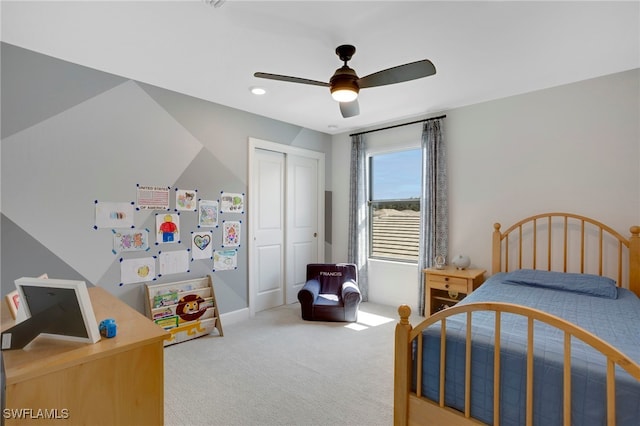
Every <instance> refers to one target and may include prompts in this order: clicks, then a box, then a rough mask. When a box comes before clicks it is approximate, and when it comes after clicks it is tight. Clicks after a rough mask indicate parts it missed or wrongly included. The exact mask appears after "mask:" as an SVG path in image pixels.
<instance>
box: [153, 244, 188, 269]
mask: <svg viewBox="0 0 640 426" xmlns="http://www.w3.org/2000/svg"><path fill="white" fill-rule="evenodd" d="M158 263H159V266H160V268H159V269H160V275H168V274H177V273H180V272H189V252H188V251H187V250H176V251H163V252H160V253H159V254H158Z"/></svg>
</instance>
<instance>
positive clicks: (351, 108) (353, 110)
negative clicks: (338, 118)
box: [340, 99, 360, 118]
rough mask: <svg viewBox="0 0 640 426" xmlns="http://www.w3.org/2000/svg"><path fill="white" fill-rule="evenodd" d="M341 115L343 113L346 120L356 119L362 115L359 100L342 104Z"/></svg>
mask: <svg viewBox="0 0 640 426" xmlns="http://www.w3.org/2000/svg"><path fill="white" fill-rule="evenodd" d="M340 113H342V116H343V117H344V118H349V117H354V116H356V115H358V114H360V105H358V100H357V99H356V100H355V101H351V102H340Z"/></svg>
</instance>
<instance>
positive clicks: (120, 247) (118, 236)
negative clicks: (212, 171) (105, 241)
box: [113, 229, 149, 253]
mask: <svg viewBox="0 0 640 426" xmlns="http://www.w3.org/2000/svg"><path fill="white" fill-rule="evenodd" d="M145 250H149V231H148V230H147V229H128V230H121V231H117V232H116V231H114V234H113V252H114V253H119V252H122V251H145Z"/></svg>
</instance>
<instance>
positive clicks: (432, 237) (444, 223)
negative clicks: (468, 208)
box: [418, 119, 449, 315]
mask: <svg viewBox="0 0 640 426" xmlns="http://www.w3.org/2000/svg"><path fill="white" fill-rule="evenodd" d="M447 196H448V195H447V155H446V150H445V143H444V137H443V135H442V119H434V120H429V121H426V122H425V123H424V127H423V129H422V194H421V197H420V254H419V259H418V273H419V274H420V278H419V279H420V281H419V282H420V298H419V300H418V308H419V311H420V315H424V311H425V306H424V295H425V294H424V293H425V283H424V273H423V272H422V270H423V269H424V268H428V267H430V266H432V265H433V259H434V258H435V256H437V255H443V256H445V259H446V260H447V262H448V261H449V256H448V250H449V207H448V203H447Z"/></svg>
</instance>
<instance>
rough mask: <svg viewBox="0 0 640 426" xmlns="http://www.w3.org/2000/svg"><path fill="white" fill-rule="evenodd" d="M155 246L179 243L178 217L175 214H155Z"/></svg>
mask: <svg viewBox="0 0 640 426" xmlns="http://www.w3.org/2000/svg"><path fill="white" fill-rule="evenodd" d="M156 235H157V239H156V244H164V243H179V242H180V215H179V214H177V213H158V214H156Z"/></svg>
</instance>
